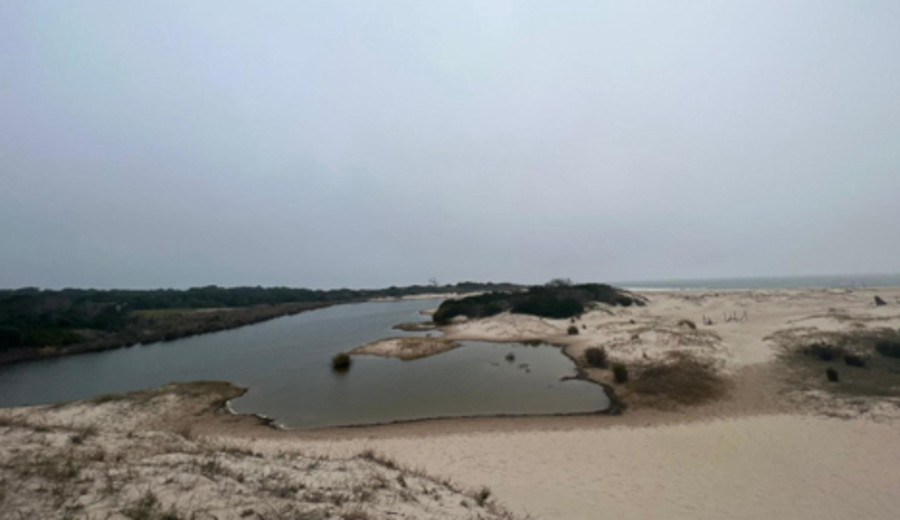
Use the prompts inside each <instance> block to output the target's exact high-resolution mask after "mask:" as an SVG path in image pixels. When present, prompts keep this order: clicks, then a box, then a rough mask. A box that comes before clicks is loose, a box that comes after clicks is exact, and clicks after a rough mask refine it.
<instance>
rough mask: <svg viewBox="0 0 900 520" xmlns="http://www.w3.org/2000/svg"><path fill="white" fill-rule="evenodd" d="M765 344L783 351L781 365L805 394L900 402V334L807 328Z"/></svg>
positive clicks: (788, 331)
mask: <svg viewBox="0 0 900 520" xmlns="http://www.w3.org/2000/svg"><path fill="white" fill-rule="evenodd" d="M766 339H768V340H772V341H775V342H777V343H778V344H779V345H780V346H781V347H782V349H783V354H782V359H783V360H784V361H785V362H786V363H787V364H788V365H787V366H788V367H789V368H790V369H791V370H792V371H794V378H793V381H794V383H795V385H796V386H798V388H800V389H804V390H812V389H816V390H827V391H829V392H830V393H832V394H834V395H843V396H844V397H846V398H857V397H882V398H884V397H887V398H897V397H900V333H898V332H897V331H896V330H894V329H890V328H878V329H874V328H873V329H868V328H867V329H860V330H850V331H841V332H823V331H820V330H818V329H815V328H809V327H807V328H795V329H786V330H782V331H779V332H777V333H775V334H773V335H771V336H769V337H768V338H766ZM845 367H847V368H846V369H845ZM823 372H824V376H825V377H823ZM829 383H839V384H829Z"/></svg>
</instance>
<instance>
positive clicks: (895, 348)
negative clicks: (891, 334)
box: [875, 339, 900, 358]
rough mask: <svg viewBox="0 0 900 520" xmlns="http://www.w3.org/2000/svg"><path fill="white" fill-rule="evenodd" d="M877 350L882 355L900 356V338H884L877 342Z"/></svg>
mask: <svg viewBox="0 0 900 520" xmlns="http://www.w3.org/2000/svg"><path fill="white" fill-rule="evenodd" d="M875 350H876V351H877V352H878V353H879V354H881V355H882V356H887V357H892V358H900V339H883V340H880V341H878V342H877V343H875Z"/></svg>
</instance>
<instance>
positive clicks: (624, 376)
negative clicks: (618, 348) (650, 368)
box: [612, 362, 628, 384]
mask: <svg viewBox="0 0 900 520" xmlns="http://www.w3.org/2000/svg"><path fill="white" fill-rule="evenodd" d="M612 371H613V380H615V382H616V383H618V384H622V383H627V382H628V367H626V366H625V363H619V362H616V363H613V364H612Z"/></svg>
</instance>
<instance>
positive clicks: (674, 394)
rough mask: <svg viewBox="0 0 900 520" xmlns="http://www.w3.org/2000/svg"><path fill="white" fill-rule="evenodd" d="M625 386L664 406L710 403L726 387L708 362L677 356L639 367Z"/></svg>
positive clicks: (680, 354)
mask: <svg viewBox="0 0 900 520" xmlns="http://www.w3.org/2000/svg"><path fill="white" fill-rule="evenodd" d="M629 387H630V389H631V391H632V392H634V393H636V394H640V395H641V396H642V397H644V398H647V397H649V398H652V400H653V401H654V402H655V403H656V404H657V405H662V406H665V405H673V404H674V405H695V404H700V403H705V402H708V401H712V400H714V399H718V398H720V397H721V396H722V395H724V393H725V392H726V390H727V388H728V385H727V382H726V380H725V379H724V378H723V377H722V376H720V375H719V374H718V371H717V370H716V368H715V366H714V365H713V364H712V363H710V362H706V361H702V360H699V359H697V358H695V357H693V356H690V355H687V354H683V353H678V354H675V355H673V356H672V359H671V360H670V361H669V362H664V363H660V364H656V365H651V366H645V367H641V369H640V371H639V372H638V375H637V377H635V379H634V381H633V382H632V383H631V384H630V385H629Z"/></svg>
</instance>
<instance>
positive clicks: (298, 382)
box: [0, 300, 609, 428]
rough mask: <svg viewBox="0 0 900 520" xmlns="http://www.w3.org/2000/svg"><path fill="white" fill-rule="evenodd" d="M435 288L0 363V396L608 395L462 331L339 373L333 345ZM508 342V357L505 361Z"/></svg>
mask: <svg viewBox="0 0 900 520" xmlns="http://www.w3.org/2000/svg"><path fill="white" fill-rule="evenodd" d="M439 303H440V300H419V301H401V302H372V303H360V304H353V305H339V306H335V307H329V308H326V309H320V310H316V311H310V312H306V313H302V314H298V315H296V316H289V317H284V318H278V319H275V320H271V321H268V322H264V323H260V324H256V325H251V326H248V327H243V328H240V329H234V330H229V331H222V332H216V333H212V334H207V335H203V336H195V337H192V338H185V339H181V340H177V341H173V342H169V343H156V344H152V345H146V346H136V347H131V348H127V349H119V350H113V351H108V352H97V353H92V354H84V355H79V356H72V357H68V358H58V359H51V360H44V361H38V362H31V363H23V364H16V365H9V366H3V367H0V406H21V405H29V404H45V403H54V402H60V401H68V400H73V399H82V398H87V397H91V396H94V395H98V394H104V393H113V392H124V391H130V390H138V389H142V388H150V387H154V386H160V385H163V384H166V383H170V382H174V381H197V380H226V381H231V382H233V383H235V384H238V385H240V386H243V387H247V388H249V389H250V390H249V392H248V393H247V394H246V395H244V396H243V397H240V398H238V399H235V400H234V401H232V407H233V408H234V409H235V411H237V412H240V413H260V414H264V415H267V416H269V417H273V418H274V419H276V420H277V421H278V422H279V423H281V424H283V425H285V426H288V427H294V428H311V427H322V426H337V425H349V424H371V423H380V422H390V421H399V420H412V419H422V418H429V417H453V416H470V415H494V414H550V413H574V412H590V411H597V410H602V409H605V408H606V407H607V406H608V405H609V401H608V399H607V397H606V395H605V394H604V393H603V390H602V388H601V387H599V386H597V385H594V384H591V383H587V382H584V381H577V380H574V381H573V380H569V381H561V379H562V378H563V377H566V376H572V375H574V374H575V367H574V364H573V363H572V362H571V361H570V360H569V359H568V358H566V357H565V356H564V355H563V354H562V353H561V352H559V350H558V349H557V348H556V347H553V346H549V345H541V346H536V347H534V346H525V345H519V344H493V343H480V342H466V343H464V344H463V346H462V347H460V348H458V349H456V350H452V351H450V352H446V353H444V354H440V355H438V356H433V357H430V358H425V359H420V360H415V361H400V360H396V359H384V358H377V357H372V356H354V359H353V367H352V369H351V370H350V371H349V372H348V373H346V374H335V373H333V372H332V371H331V369H330V360H331V356H333V355H334V354H335V353H337V352H341V351H347V350H350V349H352V348H354V347H357V346H359V345H362V344H365V343H368V342H370V341H374V340H377V339H380V338H384V337H388V336H400V335H413V336H415V335H423V334H422V333H407V332H400V331H395V330H391V327H392V326H393V325H396V324H398V323H401V322H405V321H418V320H421V319H423V317H422V316H420V315H419V311H420V310H422V309H427V308H430V307H436V306H437V305H438V304H439ZM508 353H512V354H513V355H514V356H515V361H513V362H509V361H506V359H505V357H506V355H507V354H508Z"/></svg>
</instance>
